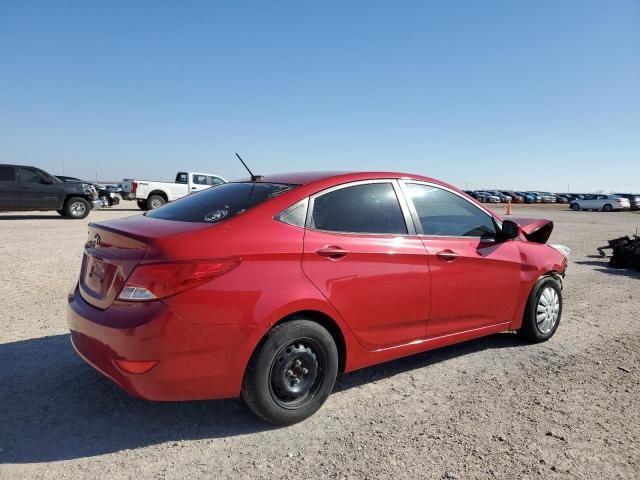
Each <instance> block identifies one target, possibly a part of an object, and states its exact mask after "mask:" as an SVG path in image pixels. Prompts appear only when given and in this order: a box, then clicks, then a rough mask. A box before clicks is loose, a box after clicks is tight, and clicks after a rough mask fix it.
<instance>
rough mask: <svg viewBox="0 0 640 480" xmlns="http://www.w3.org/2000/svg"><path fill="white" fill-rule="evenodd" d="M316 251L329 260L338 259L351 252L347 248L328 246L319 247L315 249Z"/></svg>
mask: <svg viewBox="0 0 640 480" xmlns="http://www.w3.org/2000/svg"><path fill="white" fill-rule="evenodd" d="M316 253H317V254H318V255H320V256H321V257H326V258H329V259H331V260H338V259H339V258H344V257H346V256H347V255H349V254H350V253H351V252H350V251H349V250H345V249H344V248H340V247H335V246H330V247H324V248H319V249H318V250H316Z"/></svg>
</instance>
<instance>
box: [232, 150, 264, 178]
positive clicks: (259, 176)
mask: <svg viewBox="0 0 640 480" xmlns="http://www.w3.org/2000/svg"><path fill="white" fill-rule="evenodd" d="M236 157H238V160H240V163H242V166H243V167H244V168H246V169H247V172H249V175H251V181H252V182H259V181H260V180H262V179H263V178H264V177H263V176H262V175H254V174H253V172H252V171H251V170H249V167H247V164H246V163H244V160H242V157H241V156H240V155H238V154H237V153H236Z"/></svg>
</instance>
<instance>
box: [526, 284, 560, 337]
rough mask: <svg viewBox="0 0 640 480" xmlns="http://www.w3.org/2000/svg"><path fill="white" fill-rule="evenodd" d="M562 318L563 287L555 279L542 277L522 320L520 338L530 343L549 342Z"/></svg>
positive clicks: (530, 297)
mask: <svg viewBox="0 0 640 480" xmlns="http://www.w3.org/2000/svg"><path fill="white" fill-rule="evenodd" d="M561 317H562V287H561V286H560V282H559V281H558V280H556V279H555V278H553V277H551V276H548V277H542V278H541V279H540V280H538V282H537V283H536V284H535V286H534V287H533V290H532V291H531V295H529V300H528V301H527V307H526V309H525V312H524V318H523V319H522V327H521V328H520V331H519V333H520V336H522V337H523V338H524V339H525V340H528V341H530V342H534V343H539V342H544V341H546V340H549V339H550V338H551V337H553V334H554V333H556V330H557V329H558V325H559V324H560V318H561Z"/></svg>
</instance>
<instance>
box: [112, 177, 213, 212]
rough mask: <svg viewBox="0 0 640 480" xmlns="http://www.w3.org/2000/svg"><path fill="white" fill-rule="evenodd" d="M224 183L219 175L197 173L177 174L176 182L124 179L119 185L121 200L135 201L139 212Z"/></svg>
mask: <svg viewBox="0 0 640 480" xmlns="http://www.w3.org/2000/svg"><path fill="white" fill-rule="evenodd" d="M222 183H226V180H225V179H224V178H222V177H221V176H220V175H214V174H212V173H199V172H178V174H177V175H176V181H175V182H173V183H171V182H155V181H151V180H133V179H130V178H125V179H124V180H123V181H122V183H121V184H120V188H121V189H122V193H121V195H122V198H124V199H125V200H136V201H137V202H138V207H139V208H140V209H141V210H152V209H154V208H158V207H161V206H162V205H164V204H165V203H167V202H173V201H174V200H177V199H179V198H182V197H184V196H186V195H189V194H190V193H195V192H199V191H200V190H204V189H206V188H210V187H213V186H215V185H220V184H222Z"/></svg>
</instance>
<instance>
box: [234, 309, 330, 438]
mask: <svg viewBox="0 0 640 480" xmlns="http://www.w3.org/2000/svg"><path fill="white" fill-rule="evenodd" d="M337 374H338V350H337V347H336V344H335V341H334V340H333V337H332V336H331V334H330V333H329V332H328V331H327V329H325V328H324V327H323V326H322V325H320V324H318V323H316V322H313V321H310V320H307V319H304V318H296V319H294V320H291V321H288V322H285V323H283V324H280V325H276V326H275V327H273V328H272V329H271V330H270V331H269V333H267V335H266V336H265V338H264V340H263V341H262V342H261V343H260V345H259V346H258V348H257V349H256V351H255V352H254V354H253V356H252V357H251V360H250V361H249V365H248V366H247V369H246V371H245V375H244V379H243V382H242V398H243V399H244V401H245V403H246V404H247V406H248V407H249V408H250V409H251V410H252V411H253V412H254V413H255V414H256V415H258V416H259V417H260V418H262V419H263V420H266V421H267V422H269V423H272V424H274V425H281V426H284V425H291V424H294V423H297V422H300V421H302V420H304V419H306V418H308V417H310V416H311V415H313V414H314V413H315V412H316V411H318V410H319V409H320V407H321V406H322V404H324V402H325V400H326V399H327V397H328V396H329V394H330V393H331V390H333V385H334V384H335V381H336V376H337Z"/></svg>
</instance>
